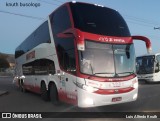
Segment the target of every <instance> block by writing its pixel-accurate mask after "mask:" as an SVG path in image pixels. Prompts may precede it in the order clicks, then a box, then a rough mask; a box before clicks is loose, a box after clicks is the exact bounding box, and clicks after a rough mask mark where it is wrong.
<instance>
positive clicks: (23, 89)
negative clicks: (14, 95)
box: [19, 79, 26, 92]
mask: <svg viewBox="0 0 160 121" xmlns="http://www.w3.org/2000/svg"><path fill="white" fill-rule="evenodd" d="M19 89H20V91H21V92H26V89H25V87H24V84H23V80H22V79H21V80H19Z"/></svg>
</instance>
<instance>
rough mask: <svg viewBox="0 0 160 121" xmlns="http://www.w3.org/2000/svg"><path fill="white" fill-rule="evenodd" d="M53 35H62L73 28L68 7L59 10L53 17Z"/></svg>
mask: <svg viewBox="0 0 160 121" xmlns="http://www.w3.org/2000/svg"><path fill="white" fill-rule="evenodd" d="M51 21H52V24H53V26H52V28H53V33H54V34H57V33H61V32H63V31H65V30H66V29H68V28H70V27H71V23H70V17H69V13H68V9H67V7H66V6H63V7H61V8H59V9H58V10H57V11H56V12H55V13H54V15H53V17H52V20H51Z"/></svg>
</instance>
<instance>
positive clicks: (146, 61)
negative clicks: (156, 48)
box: [136, 53, 160, 83]
mask: <svg viewBox="0 0 160 121" xmlns="http://www.w3.org/2000/svg"><path fill="white" fill-rule="evenodd" d="M159 63H160V53H156V54H146V55H143V56H138V57H137V58H136V70H137V75H138V80H139V81H145V82H146V83H149V82H153V83H154V82H159V81H160V65H159Z"/></svg>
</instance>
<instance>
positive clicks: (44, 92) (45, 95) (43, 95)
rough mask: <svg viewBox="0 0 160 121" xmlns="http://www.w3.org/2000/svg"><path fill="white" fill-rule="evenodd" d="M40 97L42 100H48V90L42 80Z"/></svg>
mask: <svg viewBox="0 0 160 121" xmlns="http://www.w3.org/2000/svg"><path fill="white" fill-rule="evenodd" d="M41 98H42V99H43V100H44V101H48V100H49V97H48V91H47V88H46V84H45V82H42V83H41Z"/></svg>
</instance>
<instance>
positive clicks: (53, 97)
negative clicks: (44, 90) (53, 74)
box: [49, 83, 59, 105]
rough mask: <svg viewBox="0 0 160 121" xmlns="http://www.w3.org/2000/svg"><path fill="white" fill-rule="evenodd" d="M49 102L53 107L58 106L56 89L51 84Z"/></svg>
mask: <svg viewBox="0 0 160 121" xmlns="http://www.w3.org/2000/svg"><path fill="white" fill-rule="evenodd" d="M49 94H50V100H51V102H52V104H54V105H58V104H59V100H58V91H57V88H56V85H55V84H54V83H51V85H50V93H49Z"/></svg>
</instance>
